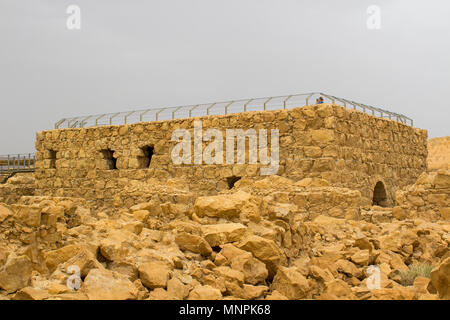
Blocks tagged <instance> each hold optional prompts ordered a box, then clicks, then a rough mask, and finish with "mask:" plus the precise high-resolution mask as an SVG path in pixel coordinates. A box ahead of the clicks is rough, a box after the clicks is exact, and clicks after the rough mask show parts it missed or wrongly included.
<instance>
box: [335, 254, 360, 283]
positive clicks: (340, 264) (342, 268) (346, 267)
mask: <svg viewBox="0 0 450 320" xmlns="http://www.w3.org/2000/svg"><path fill="white" fill-rule="evenodd" d="M336 267H337V270H338V271H339V272H342V273H345V274H346V275H349V276H350V275H351V276H354V277H356V278H359V277H361V275H362V273H361V271H360V270H358V268H357V267H356V266H355V265H354V264H353V263H351V262H350V261H348V260H343V259H340V260H338V261H336Z"/></svg>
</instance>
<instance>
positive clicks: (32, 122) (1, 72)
mask: <svg viewBox="0 0 450 320" xmlns="http://www.w3.org/2000/svg"><path fill="white" fill-rule="evenodd" d="M71 4H75V5H78V6H80V8H81V19H82V20H81V27H82V28H81V30H77V31H70V30H68V29H67V28H66V20H67V17H68V14H66V9H67V7H68V6H69V5H71ZM372 4H375V5H378V6H380V8H381V29H380V30H368V29H367V27H366V20H367V17H368V15H367V13H366V10H367V7H368V6H369V5H372ZM449 35H450V1H448V0H430V1H423V0H370V1H366V0H341V1H336V0H320V1H318V0H314V1H313V0H310V1H307V0H303V1H302V0H270V1H269V0H159V1H156V0H154V1H151V0H148V1H143V0H134V1H129V0H128V1H126V0H95V1H93V0H70V1H66V0H58V1H56V0H0V110H1V112H0V137H1V138H0V154H8V153H18V152H30V151H34V140H35V132H36V131H39V130H44V129H51V128H52V127H53V124H54V123H55V122H56V121H57V120H59V119H60V118H64V117H70V116H78V115H89V114H98V113H103V112H113V111H126V110H133V109H143V108H146V107H153V106H154V107H162V106H177V105H182V104H195V103H207V102H214V101H223V100H231V99H238V98H251V97H264V96H272V95H283V94H292V93H303V92H310V91H322V92H326V93H329V94H332V95H335V96H340V97H344V98H349V99H352V100H355V101H358V102H362V103H367V104H371V105H374V106H378V107H381V108H384V109H387V110H391V111H394V112H397V113H403V114H405V115H407V116H409V117H411V118H413V119H414V120H415V125H416V126H417V127H420V128H424V129H427V130H429V136H430V137H436V136H445V135H450V125H449V119H450V111H449V110H450V102H449V101H450V90H449V89H450V58H449V57H450V41H449Z"/></svg>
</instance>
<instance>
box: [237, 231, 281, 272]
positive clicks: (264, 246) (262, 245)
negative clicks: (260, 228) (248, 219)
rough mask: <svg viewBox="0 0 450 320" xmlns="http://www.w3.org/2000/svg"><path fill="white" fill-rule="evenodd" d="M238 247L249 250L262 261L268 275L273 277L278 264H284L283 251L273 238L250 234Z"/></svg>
mask: <svg viewBox="0 0 450 320" xmlns="http://www.w3.org/2000/svg"><path fill="white" fill-rule="evenodd" d="M239 248H240V249H243V250H245V251H249V252H251V253H252V254H253V256H255V257H256V258H258V259H259V260H261V261H262V262H264V263H265V264H266V266H267V270H269V276H270V277H273V276H274V275H275V274H276V273H277V270H278V267H279V266H284V265H285V264H286V256H285V254H284V252H283V251H282V250H281V249H280V248H279V247H278V246H277V245H276V243H275V242H274V241H273V240H268V239H265V238H263V237H259V236H255V235H251V236H248V237H246V238H244V240H243V241H242V242H241V243H240V245H239Z"/></svg>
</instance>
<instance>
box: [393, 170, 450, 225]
mask: <svg viewBox="0 0 450 320" xmlns="http://www.w3.org/2000/svg"><path fill="white" fill-rule="evenodd" d="M396 200H397V204H398V206H397V207H395V208H394V216H396V218H398V219H401V218H405V217H408V218H421V219H425V220H431V221H438V220H450V170H444V169H441V170H438V171H436V172H431V173H423V174H422V175H420V177H419V178H418V179H417V181H416V183H415V184H413V185H411V186H408V187H406V188H405V189H403V190H399V191H397V194H396Z"/></svg>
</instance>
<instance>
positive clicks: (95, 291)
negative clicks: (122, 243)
mask: <svg viewBox="0 0 450 320" xmlns="http://www.w3.org/2000/svg"><path fill="white" fill-rule="evenodd" d="M82 291H83V292H84V293H85V294H86V295H87V296H88V297H89V300H135V299H136V298H137V295H138V289H137V288H136V286H135V285H134V284H133V283H132V282H131V281H130V280H129V279H128V278H127V277H126V276H124V275H121V274H119V273H116V272H112V271H109V270H106V269H92V270H91V271H89V273H88V275H87V276H86V278H85V279H84V282H83V286H82Z"/></svg>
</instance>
